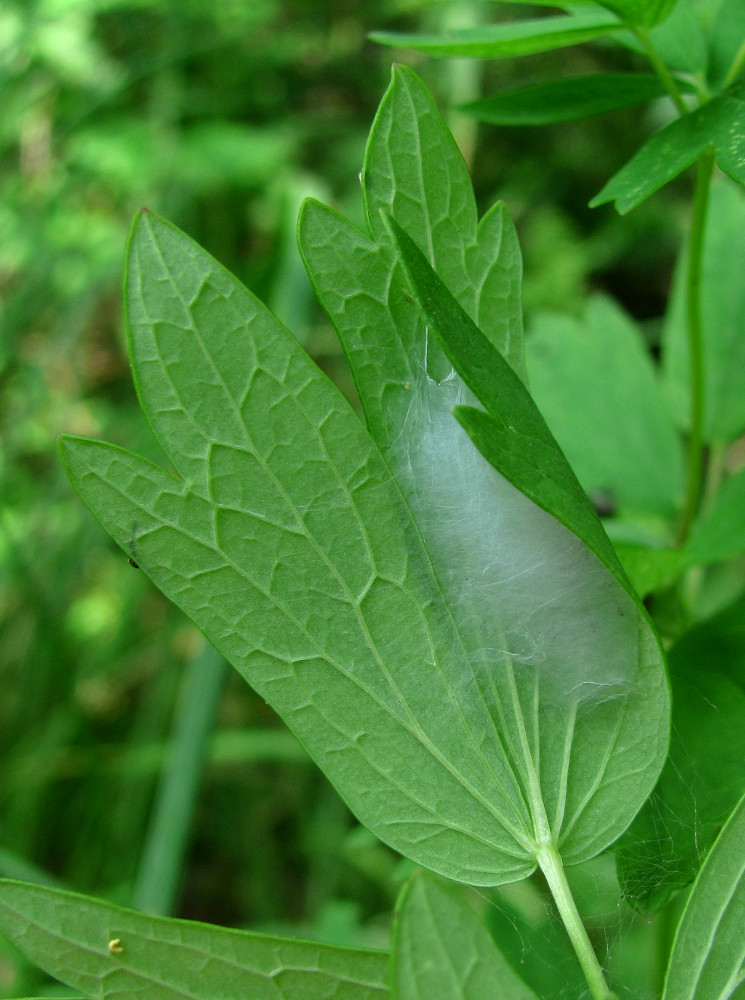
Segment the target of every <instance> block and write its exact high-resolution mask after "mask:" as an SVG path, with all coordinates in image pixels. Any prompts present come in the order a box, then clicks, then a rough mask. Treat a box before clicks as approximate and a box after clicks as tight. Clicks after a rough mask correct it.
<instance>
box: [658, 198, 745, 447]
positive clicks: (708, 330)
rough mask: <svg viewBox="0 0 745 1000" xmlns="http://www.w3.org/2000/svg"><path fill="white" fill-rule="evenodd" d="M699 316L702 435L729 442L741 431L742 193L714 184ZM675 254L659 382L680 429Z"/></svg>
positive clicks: (682, 337) (682, 327) (680, 291)
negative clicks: (701, 345)
mask: <svg viewBox="0 0 745 1000" xmlns="http://www.w3.org/2000/svg"><path fill="white" fill-rule="evenodd" d="M704 240H705V241H704V256H703V262H702V277H701V311H702V325H703V330H704V334H705V336H704V379H705V393H704V435H705V439H706V440H707V441H708V442H710V443H724V442H728V441H732V440H733V439H734V438H736V437H737V436H738V435H739V434H741V433H742V431H743V429H744V428H745V283H744V282H743V281H742V272H743V266H742V262H743V260H744V259H745V191H743V190H742V189H741V188H740V187H738V186H737V185H736V184H731V183H729V182H727V181H724V180H720V182H719V183H718V184H715V185H713V187H712V196H711V203H710V205H709V215H708V219H707V225H706V236H705V238H704ZM686 262H687V250H686V248H684V249H683V250H682V252H681V255H680V259H679V262H678V266H677V268H676V272H675V280H674V283H673V288H672V295H671V299H670V305H669V308H668V312H667V315H666V317H665V324H664V327H663V340H662V359H663V369H662V378H663V386H664V390H665V393H666V396H667V398H668V400H669V403H670V407H671V409H672V411H673V413H674V415H675V419H676V421H677V423H678V425H679V426H680V427H687V426H688V421H689V405H690V404H689V389H688V373H689V365H688V340H687V332H686V305H685V276H686V271H687V263H686Z"/></svg>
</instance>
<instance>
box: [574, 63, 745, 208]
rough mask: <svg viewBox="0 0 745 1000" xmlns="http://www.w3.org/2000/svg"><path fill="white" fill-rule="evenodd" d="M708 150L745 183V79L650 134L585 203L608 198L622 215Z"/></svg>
mask: <svg viewBox="0 0 745 1000" xmlns="http://www.w3.org/2000/svg"><path fill="white" fill-rule="evenodd" d="M708 148H712V149H713V150H714V156H715V158H716V162H717V164H718V165H719V166H720V167H721V169H722V170H723V171H724V172H725V173H726V174H728V175H729V176H730V177H731V178H732V179H733V180H735V181H738V182H739V183H740V184H745V81H740V82H738V83H735V84H734V85H733V86H732V87H730V88H729V89H728V90H726V91H724V92H723V93H721V94H719V95H718V96H717V97H714V98H712V100H711V101H709V103H708V104H704V105H703V106H702V107H700V108H697V109H696V110H695V111H690V112H689V113H688V114H686V115H683V117H682V118H678V119H676V120H675V121H674V122H671V123H670V124H669V125H666V126H665V127H664V128H662V129H660V131H659V132H655V134H654V135H653V136H652V137H651V139H648V140H647V142H646V143H645V144H644V145H643V146H642V148H641V149H640V150H639V151H638V153H636V155H635V156H634V157H633V158H632V159H631V160H630V161H629V162H628V163H627V164H626V165H625V166H624V167H622V168H621V169H620V170H619V171H618V173H617V174H614V176H613V177H611V179H610V180H609V181H608V183H607V184H606V185H605V187H604V188H603V189H602V191H600V193H599V194H597V195H596V196H595V197H594V198H593V199H592V201H591V202H590V206H591V207H593V208H594V207H596V206H598V205H603V204H605V203H606V202H609V201H614V202H615V203H616V208H617V210H618V211H619V212H620V213H621V214H624V213H625V212H628V211H630V210H631V209H632V208H636V206H637V205H640V204H641V203H642V202H643V201H644V200H645V199H646V198H648V197H649V196H650V195H651V194H654V192H655V191H657V190H658V189H659V188H661V187H662V186H663V185H664V184H667V182H668V181H671V180H672V179H673V177H677V176H678V174H679V173H682V171H683V170H685V169H686V167H690V166H691V164H692V163H693V162H694V161H695V160H696V159H697V157H698V156H700V155H701V153H703V152H704V151H705V150H706V149H708Z"/></svg>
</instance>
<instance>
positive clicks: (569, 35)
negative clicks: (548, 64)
mask: <svg viewBox="0 0 745 1000" xmlns="http://www.w3.org/2000/svg"><path fill="white" fill-rule="evenodd" d="M622 28H623V25H622V24H621V23H620V22H619V21H618V20H617V19H616V18H615V17H613V15H611V14H602V13H600V12H598V11H588V12H587V13H585V12H584V11H582V12H581V13H573V14H569V15H567V16H562V17H543V18H537V19H535V20H533V21H517V22H508V23H505V24H489V25H481V26H479V27H477V28H461V29H459V30H457V31H453V32H451V34H449V35H414V34H403V33H400V32H395V31H373V32H371V34H370V38H371V39H372V40H373V41H374V42H379V43H380V44H381V45H394V46H396V47H397V48H402V49H411V50H412V51H414V52H425V53H426V54H427V55H430V56H467V57H469V58H472V59H509V58H513V57H514V56H528V55H533V54H534V53H536V52H549V51H551V50H553V49H562V48H566V47H567V46H569V45H579V44H580V43H582V42H589V41H592V40H593V39H595V38H603V37H605V36H606V35H610V34H612V33H613V32H614V31H619V30H620V29H622Z"/></svg>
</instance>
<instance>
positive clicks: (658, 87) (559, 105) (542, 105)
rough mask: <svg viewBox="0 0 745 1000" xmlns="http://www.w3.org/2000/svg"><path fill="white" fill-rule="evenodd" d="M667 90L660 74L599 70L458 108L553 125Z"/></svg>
mask: <svg viewBox="0 0 745 1000" xmlns="http://www.w3.org/2000/svg"><path fill="white" fill-rule="evenodd" d="M664 93H665V90H664V88H663V86H662V84H661V83H660V81H659V80H658V78H657V77H656V76H647V75H644V74H642V73H634V74H632V73H598V74H591V75H587V76H574V77H567V78H565V79H562V80H552V81H551V82H549V83H538V84H535V85H534V86H531V87H522V88H520V89H519V90H511V91H508V92H507V93H503V94H493V95H492V96H491V97H483V98H481V100H478V101H471V102H470V103H469V104H462V105H461V106H460V108H459V109H458V110H460V111H464V112H465V113H466V114H469V115H473V117H474V118H478V119H479V121H483V122H490V123H491V124H493V125H551V124H554V123H556V122H568V121H575V120H576V119H578V118H587V117H589V116H590V115H599V114H602V113H603V112H606V111H615V110H617V109H618V108H627V107H631V106H633V105H634V104H642V103H644V102H645V101H650V100H652V99H653V98H655V97H661V96H662V95H663V94H664Z"/></svg>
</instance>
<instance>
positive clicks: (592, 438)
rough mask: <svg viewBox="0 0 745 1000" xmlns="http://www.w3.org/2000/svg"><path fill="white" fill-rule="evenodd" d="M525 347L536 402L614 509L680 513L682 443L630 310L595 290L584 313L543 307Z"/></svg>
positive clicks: (587, 483) (585, 480)
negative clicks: (553, 311)
mask: <svg viewBox="0 0 745 1000" xmlns="http://www.w3.org/2000/svg"><path fill="white" fill-rule="evenodd" d="M525 349H526V355H527V365H528V375H529V379H530V387H531V391H532V394H533V397H534V399H535V402H536V404H537V406H538V408H539V409H540V411H541V412H542V413H543V416H544V417H545V418H546V421H547V423H548V425H549V427H550V428H551V430H552V432H553V433H554V434H555V436H556V439H557V441H558V442H559V444H560V445H561V448H562V450H563V451H564V453H565V454H566V456H567V458H568V459H569V464H570V465H571V466H572V468H573V469H574V471H575V472H576V474H577V477H578V479H579V481H580V482H581V483H582V486H583V487H584V488H585V490H586V491H587V493H589V494H590V496H591V497H593V496H596V497H597V496H603V497H607V500H608V502H609V503H610V505H611V506H612V508H613V511H619V510H620V511H621V512H622V511H623V510H624V509H631V510H632V511H641V512H645V513H651V514H661V515H666V516H670V515H671V514H673V513H674V512H675V510H676V506H677V503H678V502H679V500H680V496H681V493H682V480H683V453H682V445H681V442H680V439H679V437H678V435H677V433H676V430H675V427H674V425H673V422H672V420H671V418H670V416H669V414H668V412H667V409H666V407H665V405H664V402H663V399H662V395H661V392H660V388H659V384H658V381H657V377H656V373H655V370H654V368H653V364H652V361H651V360H650V357H649V354H648V352H647V350H646V345H645V344H644V341H643V337H642V334H641V331H640V330H639V329H638V327H636V326H635V325H634V323H633V322H632V321H631V319H630V318H629V317H628V316H626V315H625V314H624V313H623V312H622V311H621V310H620V309H619V308H618V306H617V305H615V304H614V303H613V302H612V301H611V300H609V299H607V298H600V297H594V298H591V299H590V300H589V301H588V303H587V305H586V308H585V313H584V315H583V316H582V318H581V319H578V320H575V319H572V318H570V317H567V316H561V315H556V314H553V315H551V314H538V315H537V316H536V317H535V318H534V320H533V323H532V325H531V328H530V330H529V331H528V334H527V336H526V342H525Z"/></svg>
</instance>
